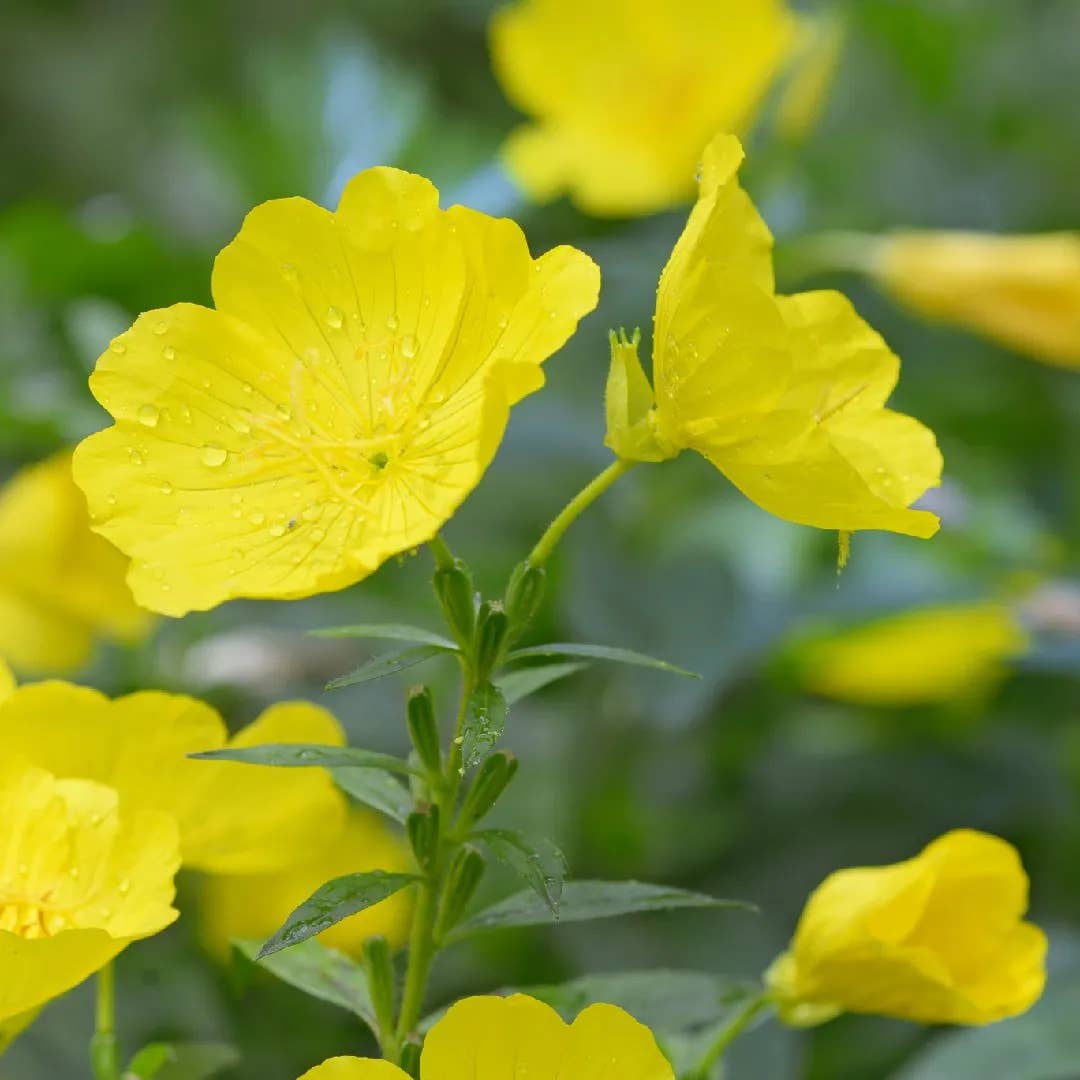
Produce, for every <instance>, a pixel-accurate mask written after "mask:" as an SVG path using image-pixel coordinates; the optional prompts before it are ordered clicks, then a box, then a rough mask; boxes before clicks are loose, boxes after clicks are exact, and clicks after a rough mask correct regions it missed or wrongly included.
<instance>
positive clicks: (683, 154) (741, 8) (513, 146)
mask: <svg viewBox="0 0 1080 1080" xmlns="http://www.w3.org/2000/svg"><path fill="white" fill-rule="evenodd" d="M795 25H796V24H795V18H794V16H793V15H792V13H791V11H790V10H789V8H788V6H787V4H786V3H785V2H784V0H670V2H668V3H663V4H657V3H655V2H651V0H590V2H589V3H586V4H581V3H575V2H574V0H519V2H518V3H516V4H512V5H510V6H509V7H506V8H503V9H502V10H501V11H499V12H497V13H496V15H495V17H494V18H493V20H492V23H491V51H492V59H493V62H494V66H495V72H496V75H497V76H498V78H499V81H500V82H501V83H502V86H503V89H504V90H505V92H506V94H507V96H508V97H509V98H510V99H511V101H513V102H514V104H515V105H517V106H518V107H519V108H520V109H521V110H522V111H523V112H525V113H527V114H529V115H530V116H531V117H532V118H533V122H532V123H530V124H526V125H525V126H523V127H521V128H519V129H518V130H517V131H516V132H514V133H513V134H512V135H511V137H510V140H509V142H508V143H507V145H506V148H505V156H506V160H507V163H508V165H509V167H510V169H511V171H512V172H513V174H514V176H515V177H516V178H517V179H518V181H519V182H520V183H521V184H522V185H523V186H524V187H525V189H526V190H527V191H528V192H529V193H530V194H531V195H532V196H534V197H535V198H538V199H548V198H552V197H554V196H555V195H557V194H559V193H560V192H562V191H564V190H567V189H568V190H569V191H570V194H571V196H572V198H573V200H574V202H575V203H576V204H577V205H578V206H580V207H581V209H583V210H586V211H588V212H589V213H592V214H597V215H605V216H606V215H620V214H642V213H649V212H651V211H653V210H657V209H660V208H662V207H665V206H670V205H672V204H675V203H679V202H684V201H688V200H689V199H690V198H691V197H692V195H693V190H694V189H693V184H692V181H691V178H692V177H693V175H694V168H695V166H696V165H697V162H698V160H699V158H700V155H701V148H702V146H704V145H705V143H706V142H707V141H708V140H709V138H710V137H711V136H712V135H713V134H714V133H715V132H717V131H738V132H741V131H744V130H746V129H747V128H749V126H750V124H751V121H752V120H753V118H754V115H755V113H756V111H757V107H758V105H759V104H760V102H761V100H762V98H763V96H764V94H765V91H766V90H767V89H768V87H769V84H770V83H771V82H772V80H773V78H774V76H775V75H776V74H777V72H778V71H779V70H780V68H781V66H782V65H783V63H784V61H785V58H786V57H787V55H788V51H789V48H790V46H791V44H792V41H793V40H794V37H795Z"/></svg>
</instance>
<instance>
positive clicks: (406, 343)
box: [401, 334, 420, 360]
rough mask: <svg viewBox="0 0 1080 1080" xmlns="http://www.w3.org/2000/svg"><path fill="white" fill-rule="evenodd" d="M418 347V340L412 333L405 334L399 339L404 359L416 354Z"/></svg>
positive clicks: (409, 358)
mask: <svg viewBox="0 0 1080 1080" xmlns="http://www.w3.org/2000/svg"><path fill="white" fill-rule="evenodd" d="M419 348H420V342H418V341H417V340H416V338H415V337H413V335H412V334H406V336H405V337H403V338H402V339H401V355H402V356H404V357H405V359H406V360H411V359H412V358H413V357H414V356H415V355H416V353H417V350H418V349H419Z"/></svg>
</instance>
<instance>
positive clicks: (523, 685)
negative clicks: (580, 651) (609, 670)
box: [495, 660, 589, 705]
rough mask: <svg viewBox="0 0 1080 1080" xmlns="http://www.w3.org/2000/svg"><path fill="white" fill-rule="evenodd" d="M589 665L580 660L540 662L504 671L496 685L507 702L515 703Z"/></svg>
mask: <svg viewBox="0 0 1080 1080" xmlns="http://www.w3.org/2000/svg"><path fill="white" fill-rule="evenodd" d="M588 666H589V665H588V664H587V663H585V662H584V661H580V660H579V661H573V662H570V663H565V664H539V665H537V666H536V667H527V668H518V669H517V670H516V671H505V672H503V673H502V674H501V675H500V676H499V677H498V678H497V679H496V680H495V685H496V686H497V687H498V688H499V689H500V690H501V691H502V695H503V697H504V698H505V699H506V704H507V705H513V704H515V703H516V702H518V701H521V700H522V698H526V697H528V696H529V695H530V694H535V693H536V691H537V690H542V689H543V688H544V687H545V686H550V685H551V683H553V682H558V681H559V679H565V678H566V677H567V676H568V675H575V674H577V672H579V671H584V670H585V668H587V667H588Z"/></svg>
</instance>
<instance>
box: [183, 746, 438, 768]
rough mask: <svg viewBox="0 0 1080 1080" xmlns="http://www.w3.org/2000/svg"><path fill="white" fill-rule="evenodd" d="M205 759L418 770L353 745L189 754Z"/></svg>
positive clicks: (236, 748)
mask: <svg viewBox="0 0 1080 1080" xmlns="http://www.w3.org/2000/svg"><path fill="white" fill-rule="evenodd" d="M189 756H190V757H193V758H201V759H202V760H204V761H238V762H240V763H241V764H243V765H276V766H278V767H279V768H283V769H304V768H313V767H315V768H323V769H384V770H385V771H386V772H393V773H401V774H402V775H408V774H409V773H416V774H417V775H419V772H418V770H417V769H414V768H413V767H412V766H411V765H410V764H409V763H408V762H407V761H404V760H403V759H402V758H397V757H394V756H393V754H380V753H377V752H376V751H374V750H359V749H357V748H356V747H354V746H322V745H319V744H318V743H264V744H263V745H262V746H227V747H224V748H223V749H221V750H204V751H202V752H201V753H198V754H191V755H189Z"/></svg>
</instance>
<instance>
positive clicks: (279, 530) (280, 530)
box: [270, 522, 285, 538]
mask: <svg viewBox="0 0 1080 1080" xmlns="http://www.w3.org/2000/svg"><path fill="white" fill-rule="evenodd" d="M270 535H271V536H273V537H275V538H276V537H279V536H284V535H285V526H284V525H282V524H281V523H280V522H279V523H278V524H277V525H271V526H270Z"/></svg>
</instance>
